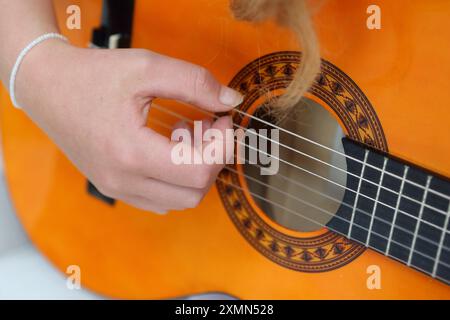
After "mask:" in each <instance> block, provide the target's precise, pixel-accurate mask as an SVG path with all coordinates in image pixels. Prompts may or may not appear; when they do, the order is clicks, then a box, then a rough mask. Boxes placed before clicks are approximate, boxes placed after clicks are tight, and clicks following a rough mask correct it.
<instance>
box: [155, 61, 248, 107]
mask: <svg viewBox="0 0 450 320" xmlns="http://www.w3.org/2000/svg"><path fill="white" fill-rule="evenodd" d="M151 59H152V60H153V61H152V63H151V65H152V71H151V74H150V82H149V83H150V86H151V91H152V92H151V95H152V96H154V97H158V98H166V99H174V100H180V101H183V102H186V103H189V104H193V105H196V106H198V107H200V108H202V109H205V110H207V111H212V112H222V111H229V110H231V109H232V108H234V107H236V106H238V105H239V104H241V103H242V100H243V96H242V95H241V94H240V93H239V92H237V91H236V90H233V89H231V88H229V87H226V86H224V85H221V84H220V83H219V82H218V81H217V80H216V78H215V77H214V76H213V75H212V74H211V73H210V72H209V71H208V70H207V69H205V68H203V67H201V66H198V65H195V64H192V63H189V62H186V61H183V60H178V59H174V58H170V57H167V56H163V55H159V54H154V55H152V58H151Z"/></svg>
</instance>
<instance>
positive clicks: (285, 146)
mask: <svg viewBox="0 0 450 320" xmlns="http://www.w3.org/2000/svg"><path fill="white" fill-rule="evenodd" d="M180 103H181V104H183V105H185V106H188V107H190V108H193V109H195V110H198V111H200V112H202V113H204V114H206V115H208V116H210V117H213V118H214V119H218V118H219V117H218V116H217V115H215V114H213V113H210V112H208V111H206V110H203V109H200V108H198V107H195V106H193V105H190V104H186V103H184V102H180ZM233 111H236V112H238V113H240V114H244V115H246V116H248V117H250V118H251V119H254V120H257V121H259V122H262V123H264V124H266V125H271V126H272V127H274V128H276V129H279V130H281V131H283V132H285V133H288V134H290V135H293V136H295V137H298V138H300V139H302V140H304V141H307V142H309V143H311V144H314V145H316V146H319V147H321V148H324V149H326V150H328V151H332V152H335V153H337V154H339V155H340V156H342V157H345V158H348V159H350V160H353V161H355V162H357V163H360V164H363V165H365V166H366V167H370V168H372V169H375V170H376V171H379V172H381V171H382V169H380V168H378V167H376V166H374V165H371V164H370V163H365V162H364V161H361V160H359V159H357V158H355V157H352V156H349V155H346V154H345V153H342V152H340V151H338V150H335V149H333V148H330V147H328V146H325V145H323V144H320V143H318V142H316V141H313V140H311V139H309V138H306V137H304V136H301V135H298V134H296V133H294V132H292V131H289V130H286V129H284V128H281V127H279V126H276V125H273V124H271V123H270V122H267V121H265V120H263V119H261V118H258V117H255V116H253V115H251V114H248V113H246V112H243V111H241V110H239V109H233ZM234 125H235V126H237V127H239V128H241V129H244V130H245V129H246V128H244V127H242V126H240V125H238V124H234ZM256 135H257V136H258V137H262V138H264V139H266V140H269V141H272V142H275V143H277V144H279V145H280V146H282V147H284V148H286V149H289V150H291V151H293V152H295V153H297V154H301V155H303V156H306V157H308V158H310V159H313V160H315V161H318V162H320V163H323V164H325V165H327V166H330V167H332V168H334V169H337V170H340V171H342V172H345V173H347V174H350V175H354V176H355V177H357V178H358V179H359V178H361V179H362V180H363V181H366V182H368V183H370V184H372V185H375V186H377V187H378V184H377V183H375V182H373V181H370V180H367V179H366V178H364V177H359V176H357V175H355V174H353V173H351V172H348V171H346V170H344V169H342V168H339V167H336V166H334V165H332V164H330V163H328V162H326V161H323V160H321V159H318V158H316V157H314V156H312V155H309V154H306V153H304V152H302V151H300V150H297V149H294V148H292V147H289V146H287V145H285V144H282V143H280V142H278V141H274V140H272V139H270V138H267V137H264V136H261V135H259V134H256ZM384 172H385V174H387V175H390V176H392V177H395V178H397V179H400V180H403V177H400V176H398V175H396V174H394V173H392V172H389V171H384ZM405 182H408V183H409V184H411V185H414V186H417V187H419V188H420V189H422V190H425V187H424V186H422V185H420V184H418V183H416V182H414V181H411V180H408V179H405ZM380 187H381V188H382V189H384V190H386V191H389V192H391V193H393V194H396V195H399V193H398V192H397V191H394V190H392V189H389V188H387V187H385V186H383V185H381V186H380ZM428 192H429V193H434V194H436V195H438V196H440V197H441V198H444V199H446V200H449V201H450V197H449V196H447V195H445V194H443V193H441V192H439V191H436V190H433V189H428ZM403 197H404V198H406V199H408V200H410V201H413V202H415V203H417V204H420V205H421V204H422V203H421V202H420V201H418V200H416V199H414V198H411V197H409V196H406V195H403ZM424 205H425V207H427V208H430V209H432V210H435V211H436V212H439V213H441V214H443V215H446V214H447V213H446V212H445V211H443V210H441V209H439V208H434V207H432V206H430V205H428V204H427V203H424Z"/></svg>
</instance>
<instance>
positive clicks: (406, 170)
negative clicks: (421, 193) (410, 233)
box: [385, 166, 409, 255]
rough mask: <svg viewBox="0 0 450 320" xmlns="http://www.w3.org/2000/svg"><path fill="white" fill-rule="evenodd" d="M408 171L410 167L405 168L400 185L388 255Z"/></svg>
mask: <svg viewBox="0 0 450 320" xmlns="http://www.w3.org/2000/svg"><path fill="white" fill-rule="evenodd" d="M408 170H409V167H408V166H405V169H404V170H403V179H402V183H401V185H400V190H399V195H398V199H397V204H396V206H395V211H394V219H393V220H392V225H391V230H390V232H389V238H388V242H387V246H386V252H385V254H386V255H387V254H388V252H389V249H390V247H391V242H392V236H393V234H394V228H395V223H396V221H397V215H398V208H399V207H400V199H401V197H402V193H403V187H404V185H405V177H406V174H407V173H408Z"/></svg>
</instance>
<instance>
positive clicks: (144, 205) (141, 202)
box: [121, 195, 169, 215]
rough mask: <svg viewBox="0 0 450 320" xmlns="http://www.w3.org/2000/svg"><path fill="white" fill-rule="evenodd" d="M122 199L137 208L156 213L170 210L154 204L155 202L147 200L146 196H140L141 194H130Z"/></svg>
mask: <svg viewBox="0 0 450 320" xmlns="http://www.w3.org/2000/svg"><path fill="white" fill-rule="evenodd" d="M121 200H122V201H123V202H125V203H127V204H129V205H131V206H133V207H135V208H137V209H140V210H144V211H148V212H152V213H156V214H159V215H164V214H166V213H167V212H168V211H169V210H168V209H165V208H163V207H160V206H158V205H156V204H154V203H153V202H151V201H149V200H147V199H146V198H144V197H140V196H131V195H129V196H126V197H123V198H122V199H121Z"/></svg>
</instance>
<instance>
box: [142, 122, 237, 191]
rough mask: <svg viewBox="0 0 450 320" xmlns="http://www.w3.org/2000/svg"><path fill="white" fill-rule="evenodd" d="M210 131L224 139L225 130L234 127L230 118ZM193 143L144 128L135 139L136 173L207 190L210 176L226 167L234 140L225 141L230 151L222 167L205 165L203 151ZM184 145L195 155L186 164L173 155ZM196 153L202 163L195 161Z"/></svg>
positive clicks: (221, 162) (221, 164) (224, 155)
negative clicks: (218, 133)
mask: <svg viewBox="0 0 450 320" xmlns="http://www.w3.org/2000/svg"><path fill="white" fill-rule="evenodd" d="M205 125H208V124H205ZM211 128H212V129H216V130H217V131H219V132H220V133H221V134H222V135H223V139H225V134H226V132H225V130H226V129H231V128H232V122H231V118H230V117H228V116H227V117H222V118H219V119H218V120H217V121H216V122H214V124H213V125H212V127H211ZM192 138H193V137H192V136H190V137H187V139H192ZM191 141H192V140H191ZM191 141H184V139H183V142H179V141H178V140H177V141H170V140H169V139H167V138H166V137H163V136H161V135H159V134H157V133H156V132H154V131H151V130H148V129H147V128H142V129H141V130H140V131H139V133H138V135H137V137H136V142H137V143H136V147H137V148H138V151H137V158H138V159H139V161H138V165H137V166H138V168H137V170H138V171H139V172H140V173H141V174H142V175H144V176H146V177H148V178H154V179H157V180H161V181H164V182H167V183H170V184H175V185H180V186H185V187H193V188H198V189H204V188H205V187H207V186H208V185H209V184H210V180H211V176H212V175H213V176H214V175H215V174H216V173H217V172H218V171H219V170H220V169H221V168H222V167H223V164H224V163H225V162H226V158H224V157H226V155H228V154H231V155H232V154H233V152H232V151H233V139H226V140H225V143H223V144H222V146H221V147H222V148H224V149H225V148H226V149H227V150H226V151H228V152H223V157H222V158H221V159H219V164H205V163H204V161H203V154H202V151H203V150H198V149H195V148H192V147H191V145H192V142H191ZM182 143H186V144H188V148H187V149H188V152H191V153H192V154H190V155H189V157H188V160H190V161H191V162H190V163H187V164H186V162H183V163H182V164H177V163H179V162H177V161H175V160H174V154H175V153H176V152H174V150H175V151H176V149H174V148H177V147H181V146H182V145H181V144H182ZM225 146H226V147H225ZM194 153H197V156H198V157H199V158H200V162H197V163H196V162H194V161H193V160H194Z"/></svg>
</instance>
